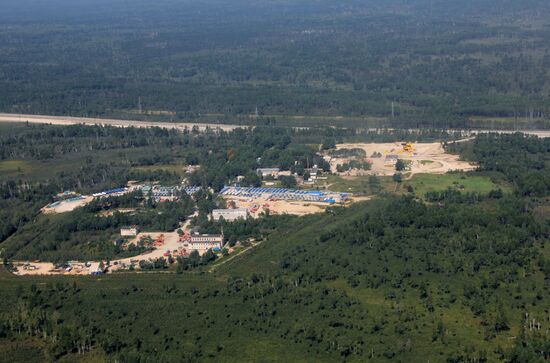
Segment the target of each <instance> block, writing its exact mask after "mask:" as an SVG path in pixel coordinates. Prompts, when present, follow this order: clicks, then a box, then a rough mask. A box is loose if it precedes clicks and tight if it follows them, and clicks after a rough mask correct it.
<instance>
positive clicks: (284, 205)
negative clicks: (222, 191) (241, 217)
mask: <svg viewBox="0 0 550 363" xmlns="http://www.w3.org/2000/svg"><path fill="white" fill-rule="evenodd" d="M224 198H225V199H226V200H227V201H234V202H235V205H236V206H237V208H246V209H248V213H249V214H250V215H251V216H252V217H253V218H258V217H259V216H260V214H261V213H264V212H266V211H267V210H269V213H271V214H291V215H296V216H303V215H306V214H313V213H319V212H322V211H324V210H325V208H326V207H327V206H328V204H327V203H314V202H301V201H286V200H277V201H268V200H267V199H265V198H260V197H258V198H244V197H229V196H225V197H224ZM254 206H256V207H257V211H256V212H253V211H252V210H253V208H254Z"/></svg>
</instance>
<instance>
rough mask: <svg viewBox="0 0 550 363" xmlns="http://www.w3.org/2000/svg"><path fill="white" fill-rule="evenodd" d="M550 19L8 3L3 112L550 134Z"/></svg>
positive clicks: (471, 4) (496, 7) (257, 5)
mask: <svg viewBox="0 0 550 363" xmlns="http://www.w3.org/2000/svg"><path fill="white" fill-rule="evenodd" d="M548 14H550V4H549V3H548V2H547V1H538V0H529V1H524V0H522V1H520V0H507V1H501V0H483V1H477V0H476V1H475V0H459V1H452V2H450V1H447V0H435V1H434V0H430V1H428V0H417V1H404V0H391V1H382V0H376V1H368V2H366V1H358V0H347V1H338V2H334V1H329V0H321V1H309V0H299V1H283V0H278V1H245V0H238V1H230V2H227V1H219V0H218V1H216V0H209V1H200V2H196V1H178V2H175V1H168V0H161V1H156V2H154V3H152V2H150V1H146V0H137V1H132V2H127V1H122V0H115V1H91V0H81V1H78V2H75V1H69V0H56V1H48V2H42V1H37V0H23V1H17V2H13V1H12V2H3V3H2V4H0V21H1V23H2V24H3V27H2V28H1V29H0V31H1V37H0V54H2V57H1V58H0V111H2V112H13V113H36V114H55V115H73V116H97V115H108V116H114V117H125V118H147V117H152V118H160V119H164V120H170V119H204V120H216V121H219V120H222V121H224V122H235V121H238V120H239V118H245V120H247V122H249V123H251V122H255V121H256V118H255V115H256V110H257V112H258V115H259V116H260V117H262V118H263V119H262V121H261V122H263V123H268V122H269V120H278V122H293V123H296V124H312V123H321V122H322V123H338V124H345V125H350V124H351V125H355V126H357V125H362V126H364V125H371V126H380V125H391V126H453V127H465V126H483V127H494V126H499V127H508V128H527V127H538V128H548V127H550V124H549V119H548V117H549V116H548V115H550V109H549V108H548V107H549V106H548V102H547V97H548V90H549V89H550V84H549V83H548V79H550V77H549V74H548V72H549V69H550V67H549V66H550V54H549V50H550V27H549V25H550V17H549V15H548ZM392 103H393V107H392ZM392 108H393V111H392ZM140 110H141V112H140ZM251 115H252V116H253V117H252V118H250V116H251ZM296 115H298V116H307V117H306V118H296V117H291V116H296ZM335 116H340V118H338V119H334V117H335ZM315 117H318V118H315ZM272 122H273V121H272Z"/></svg>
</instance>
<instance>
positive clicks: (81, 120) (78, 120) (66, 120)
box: [0, 113, 250, 131]
mask: <svg viewBox="0 0 550 363" xmlns="http://www.w3.org/2000/svg"><path fill="white" fill-rule="evenodd" d="M0 122H29V123H35V124H51V125H105V126H106V125H109V126H116V127H145V128H147V127H160V128H163V129H177V130H184V129H186V128H187V129H192V128H193V127H196V128H198V129H199V130H200V131H204V130H206V129H207V128H210V129H220V130H223V131H231V130H234V129H237V128H240V127H250V126H239V125H226V124H209V123H195V122H154V121H133V120H115V119H103V118H87V117H66V116H39V115H22V114H11V113H0Z"/></svg>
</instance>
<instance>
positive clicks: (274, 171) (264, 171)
mask: <svg viewBox="0 0 550 363" xmlns="http://www.w3.org/2000/svg"><path fill="white" fill-rule="evenodd" d="M279 171H280V169H279V168H258V169H256V173H257V174H258V175H259V176H261V177H262V178H267V177H273V178H276V177H277V176H279Z"/></svg>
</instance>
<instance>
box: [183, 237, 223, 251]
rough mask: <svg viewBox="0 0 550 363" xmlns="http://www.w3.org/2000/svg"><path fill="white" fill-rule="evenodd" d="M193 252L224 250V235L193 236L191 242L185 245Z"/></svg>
mask: <svg viewBox="0 0 550 363" xmlns="http://www.w3.org/2000/svg"><path fill="white" fill-rule="evenodd" d="M184 246H186V247H189V249H191V250H209V249H220V250H221V249H222V247H223V234H192V235H191V239H190V240H189V242H187V243H186V244H184Z"/></svg>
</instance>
